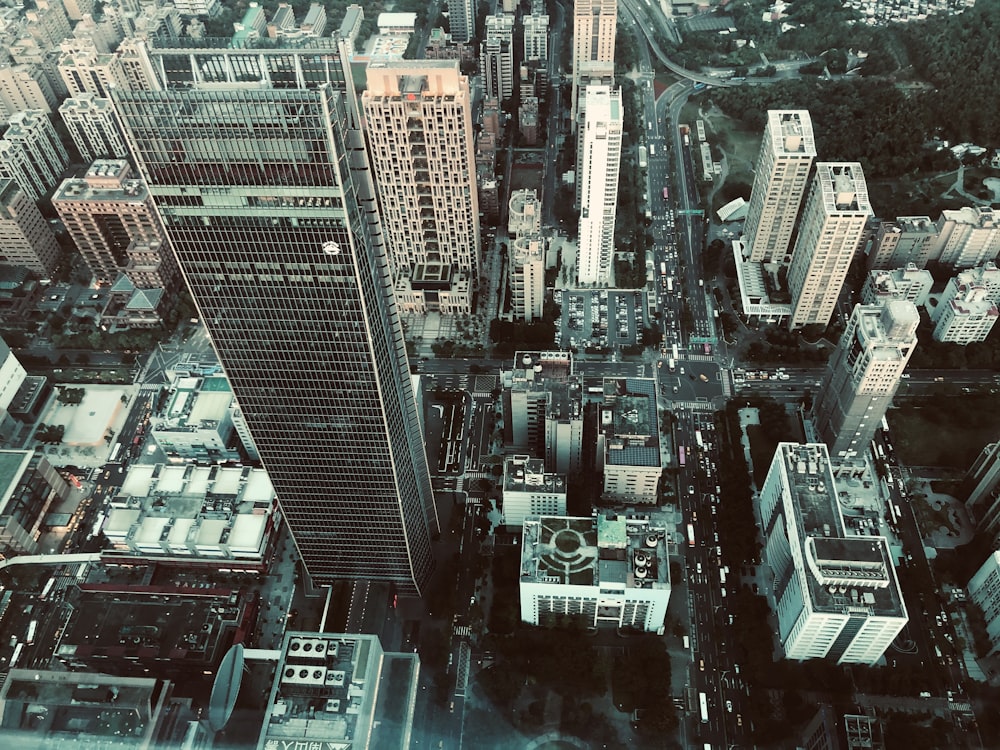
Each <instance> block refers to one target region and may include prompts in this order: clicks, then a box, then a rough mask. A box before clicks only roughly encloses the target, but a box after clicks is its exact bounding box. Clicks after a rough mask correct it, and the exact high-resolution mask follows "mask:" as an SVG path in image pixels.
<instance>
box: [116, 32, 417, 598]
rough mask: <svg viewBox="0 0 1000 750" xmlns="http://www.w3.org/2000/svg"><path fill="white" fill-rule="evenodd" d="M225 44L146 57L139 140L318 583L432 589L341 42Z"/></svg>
mask: <svg viewBox="0 0 1000 750" xmlns="http://www.w3.org/2000/svg"><path fill="white" fill-rule="evenodd" d="M151 44H153V45H155V44H157V42H155V41H152V42H151ZM214 44H215V46H213V45H212V44H211V43H209V44H206V43H205V42H204V41H202V42H201V43H199V45H198V46H197V47H192V48H183V47H178V46H176V45H175V46H173V47H170V46H163V47H155V46H154V47H152V48H151V49H150V55H151V56H152V57H154V58H157V59H155V61H154V65H153V68H154V69H159V70H162V71H165V75H166V80H164V81H162V86H163V89H162V90H158V91H132V92H124V91H117V92H114V98H115V99H116V106H117V107H118V110H119V112H120V114H121V118H122V121H123V123H124V125H125V129H126V136H127V138H128V140H129V142H130V146H131V148H132V150H133V152H134V154H135V156H136V157H137V160H138V162H139V167H140V170H141V172H142V175H143V177H144V178H145V180H146V182H147V184H148V185H149V189H150V192H151V193H152V194H153V196H154V199H155V201H156V204H157V206H158V208H159V210H160V213H161V215H162V217H163V221H164V225H165V227H166V230H167V235H168V237H169V240H170V243H171V244H172V245H173V248H174V250H175V252H176V254H177V259H178V261H179V263H180V266H181V270H182V272H183V274H184V277H185V279H186V280H187V283H188V288H189V289H190V290H191V294H192V296H193V297H194V299H195V302H196V303H197V305H198V308H199V312H200V314H201V319H202V320H203V321H204V323H205V325H206V327H207V328H208V332H209V334H210V336H211V338H212V342H213V344H214V346H215V348H216V350H217V352H218V354H219V358H220V361H221V362H222V365H223V366H224V367H225V370H226V374H227V375H228V376H229V379H230V381H231V383H232V387H233V393H234V394H235V396H236V398H237V400H238V402H239V405H240V408H241V410H242V412H243V415H244V417H245V419H246V423H247V426H248V427H249V430H250V433H251V435H252V436H253V441H254V443H255V444H256V446H257V450H258V451H259V453H260V457H261V460H262V462H263V464H264V467H265V468H266V469H267V472H268V476H270V478H271V482H272V484H273V485H274V488H275V491H276V492H277V494H278V499H279V502H280V504H281V508H282V511H283V514H284V517H285V519H286V520H287V522H288V525H289V528H290V530H291V532H292V535H293V537H294V540H295V543H296V546H297V547H298V549H299V552H300V553H301V555H302V559H303V562H304V564H305V567H306V570H307V572H308V573H309V575H310V576H311V578H312V580H313V581H314V582H315V583H318V584H329V583H331V582H333V581H335V580H337V579H345V578H346V579H365V580H374V581H388V582H392V583H395V584H396V585H397V586H399V587H400V590H401V591H403V592H410V593H419V592H420V591H421V590H422V589H423V587H424V585H425V584H426V582H427V580H428V577H429V575H430V572H431V570H432V567H433V563H432V556H431V543H430V542H431V535H432V534H433V533H435V532H436V530H437V515H436V512H435V508H434V504H433V495H432V493H431V485H430V477H429V472H428V468H427V460H426V457H425V455H424V451H423V441H422V439H421V435H420V427H419V423H418V419H417V410H416V405H415V400H414V395H413V389H412V386H411V381H410V373H409V368H408V366H407V359H406V350H405V345H404V340H403V331H402V326H401V324H400V321H399V317H398V315H397V313H396V306H395V301H394V297H393V293H392V281H391V276H390V273H389V261H388V258H387V256H386V253H385V250H384V247H383V245H382V238H381V231H380V220H379V216H378V210H377V207H376V203H375V196H374V191H373V189H372V186H371V183H370V179H369V176H368V165H367V157H366V154H365V148H364V142H363V139H362V137H361V133H360V117H359V115H358V110H357V102H356V101H355V100H354V98H353V96H354V89H353V85H345V78H344V71H345V70H349V68H347V66H346V65H344V64H343V61H344V60H345V57H344V52H345V50H344V49H343V47H344V45H343V44H341V43H339V42H338V39H336V38H335V39H330V38H314V39H308V40H305V41H300V42H299V43H297V44H296V45H295V46H291V45H289V46H284V45H282V44H280V43H279V44H274V43H273V42H272V41H269V42H268V43H267V44H265V45H261V46H260V47H259V48H254V47H255V43H254V42H252V41H246V42H245V43H244V44H245V47H242V48H238V47H233V46H231V45H229V40H221V41H217V42H214ZM165 45H169V43H165ZM347 81H350V77H349V76H348V77H347Z"/></svg>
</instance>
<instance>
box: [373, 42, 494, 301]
mask: <svg viewBox="0 0 1000 750" xmlns="http://www.w3.org/2000/svg"><path fill="white" fill-rule="evenodd" d="M367 75H368V88H367V89H366V90H365V92H364V94H363V95H362V98H361V103H362V106H363V110H364V116H365V121H366V128H365V132H366V136H367V139H368V145H369V153H370V154H371V159H372V172H373V174H374V176H375V181H376V185H377V190H378V197H379V205H380V207H381V211H382V222H383V231H384V236H385V243H386V246H387V248H388V251H389V257H390V260H391V263H392V271H393V274H394V277H395V281H396V295H397V298H400V299H401V300H403V301H402V302H401V303H400V304H401V307H402V310H403V311H404V312H442V313H468V312H471V305H472V288H471V283H472V281H473V280H474V279H475V278H476V277H477V274H478V268H479V250H480V235H479V200H478V193H477V190H476V166H475V152H474V148H473V135H472V103H471V99H470V95H469V81H468V79H467V78H466V77H465V76H463V75H461V73H460V72H459V64H458V61H456V60H416V61H409V60H400V61H391V62H389V61H387V62H377V63H371V64H369V66H368V68H367Z"/></svg>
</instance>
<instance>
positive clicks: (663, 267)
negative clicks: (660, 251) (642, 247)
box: [660, 260, 667, 276]
mask: <svg viewBox="0 0 1000 750" xmlns="http://www.w3.org/2000/svg"><path fill="white" fill-rule="evenodd" d="M666 275H667V264H666V262H664V261H662V260H661V261H660V276H666Z"/></svg>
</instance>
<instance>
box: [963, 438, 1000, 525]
mask: <svg viewBox="0 0 1000 750" xmlns="http://www.w3.org/2000/svg"><path fill="white" fill-rule="evenodd" d="M965 482H966V486H967V487H968V488H969V496H968V497H967V498H966V500H965V507H966V508H967V509H968V511H969V515H970V516H971V517H972V518H973V520H974V521H975V522H976V526H977V528H979V529H981V530H983V531H986V532H987V533H990V534H992V535H993V536H994V537H995V536H997V534H998V533H1000V442H997V443H989V444H988V445H986V447H984V448H983V449H982V451H980V453H979V456H977V457H976V460H975V462H973V464H972V466H971V467H970V468H969V471H968V472H967V473H966V475H965Z"/></svg>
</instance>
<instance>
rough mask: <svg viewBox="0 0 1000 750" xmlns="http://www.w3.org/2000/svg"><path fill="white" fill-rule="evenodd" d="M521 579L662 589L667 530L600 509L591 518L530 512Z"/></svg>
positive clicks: (665, 573)
mask: <svg viewBox="0 0 1000 750" xmlns="http://www.w3.org/2000/svg"><path fill="white" fill-rule="evenodd" d="M523 541H524V544H523V545H522V547H521V581H522V582H529V581H531V582H535V583H555V584H561V585H564V586H599V585H600V586H604V585H610V586H613V587H615V586H616V587H619V588H666V587H669V585H670V566H669V559H668V557H667V546H666V533H665V529H662V528H658V527H654V526H651V525H650V523H649V521H647V520H645V519H642V518H629V517H628V516H625V515H621V514H617V513H614V512H612V511H604V512H602V513H600V514H599V515H597V516H596V517H593V518H570V517H548V516H531V517H529V518H528V519H527V520H525V522H524V540H523Z"/></svg>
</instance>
